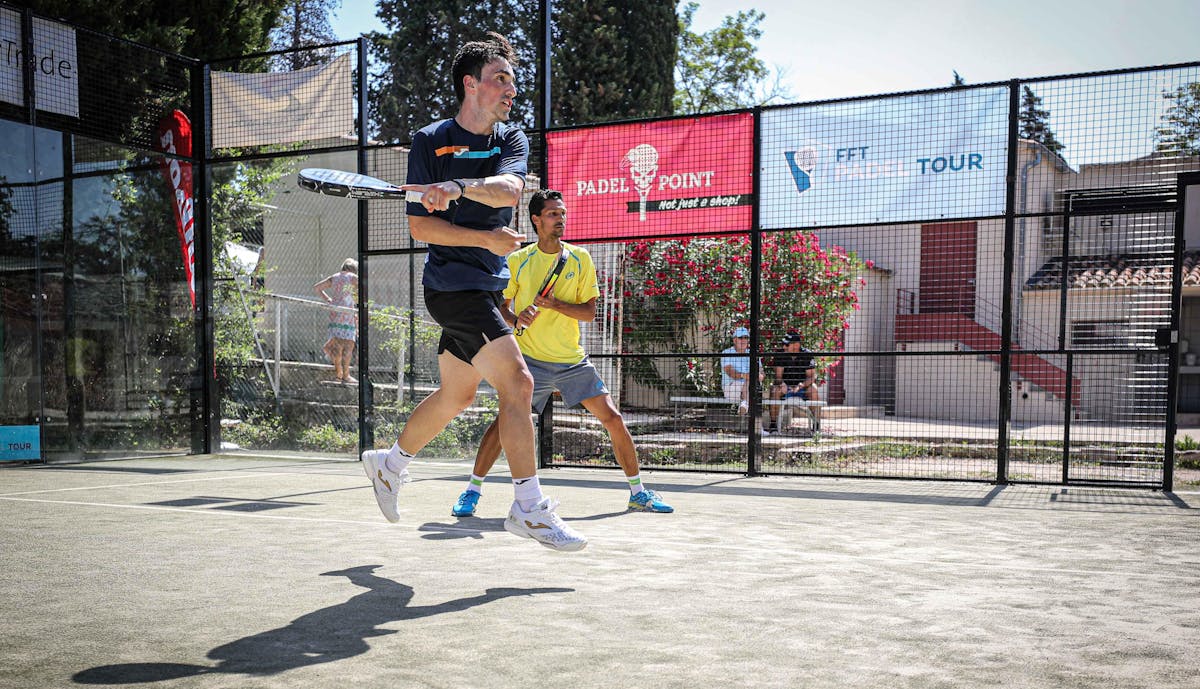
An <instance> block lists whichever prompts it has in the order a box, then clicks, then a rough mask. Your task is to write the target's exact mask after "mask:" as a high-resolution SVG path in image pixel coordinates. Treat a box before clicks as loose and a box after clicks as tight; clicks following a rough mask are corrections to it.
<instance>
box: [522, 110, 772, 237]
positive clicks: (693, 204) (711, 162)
mask: <svg viewBox="0 0 1200 689" xmlns="http://www.w3.org/2000/svg"><path fill="white" fill-rule="evenodd" d="M546 143H547V152H548V159H549V161H550V163H549V166H550V169H549V175H548V177H549V179H548V180H547V182H548V184H547V186H549V187H550V188H552V189H557V190H559V191H561V192H562V194H563V197H564V199H566V201H567V206H568V208H570V212H571V222H570V223H569V225H568V229H567V234H568V235H569V237H567V238H568V239H572V240H580V239H629V238H632V237H650V236H662V235H674V234H681V235H696V234H704V233H706V232H727V231H740V230H749V229H750V223H751V204H752V203H753V198H752V190H753V178H752V172H753V165H754V163H753V160H754V117H753V115H751V114H750V113H743V114H737V115H715V116H711V117H698V118H687V119H679V120H664V121H660V122H648V123H644V124H626V125H613V126H610V127H595V128H589V129H580V130H571V131H565V132H551V133H549V134H548V135H547V137H546Z"/></svg>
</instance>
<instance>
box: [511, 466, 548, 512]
mask: <svg viewBox="0 0 1200 689" xmlns="http://www.w3.org/2000/svg"><path fill="white" fill-rule="evenodd" d="M513 494H514V496H515V497H516V499H517V505H519V506H520V507H521V509H522V510H524V511H525V512H528V511H530V510H532V509H533V508H534V506H536V505H537V504H538V503H539V502H541V501H542V484H541V482H540V481H538V477H537V474H534V475H533V476H530V477H529V478H514V479H513Z"/></svg>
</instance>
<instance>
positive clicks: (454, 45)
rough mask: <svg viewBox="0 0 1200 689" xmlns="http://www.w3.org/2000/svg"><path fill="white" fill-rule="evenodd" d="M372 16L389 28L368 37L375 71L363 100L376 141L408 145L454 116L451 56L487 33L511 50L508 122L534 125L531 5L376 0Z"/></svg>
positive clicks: (517, 0)
mask: <svg viewBox="0 0 1200 689" xmlns="http://www.w3.org/2000/svg"><path fill="white" fill-rule="evenodd" d="M377 16H378V17H379V19H380V21H381V22H383V25H384V27H385V28H386V29H387V31H384V32H372V33H370V34H368V36H367V38H368V39H369V41H370V52H371V55H372V57H373V58H374V59H375V63H376V64H377V65H378V68H377V69H376V70H375V71H373V73H372V75H371V76H372V77H373V78H372V79H371V85H370V90H369V91H368V94H367V98H368V103H369V105H368V109H369V111H370V112H369V115H370V117H371V121H372V123H373V126H374V128H375V130H376V131H375V135H376V137H377V138H379V139H380V140H383V141H387V142H393V143H398V142H408V141H411V140H412V135H413V132H415V131H416V130H418V129H420V128H421V127H424V126H425V125H427V124H429V123H430V122H433V121H435V120H439V119H442V118H446V117H450V116H452V115H453V114H454V113H455V112H456V111H457V110H458V101H457V100H456V99H455V96H454V85H453V84H452V83H451V76H450V67H451V65H452V64H453V62H454V53H455V51H457V50H458V47H459V46H460V45H462V44H463V43H466V42H467V41H475V40H482V39H483V38H484V37H485V36H484V34H485V32H486V31H496V32H498V33H500V34H502V35H504V36H505V37H506V38H507V39H508V41H509V42H510V43H512V45H513V48H514V49H516V51H517V61H518V64H517V65H516V70H517V97H516V99H515V101H514V103H513V112H512V118H513V120H514V121H516V122H518V123H519V124H521V125H523V126H526V127H528V126H530V125H531V124H532V122H533V115H532V113H533V108H532V104H533V99H532V94H533V93H534V90H535V89H534V82H535V81H536V79H535V77H534V75H535V74H536V65H537V41H536V29H535V26H536V25H537V17H538V12H537V0H475V1H471V0H379V9H378V12H377ZM531 36H533V37H534V39H533V40H531V38H530V37H531Z"/></svg>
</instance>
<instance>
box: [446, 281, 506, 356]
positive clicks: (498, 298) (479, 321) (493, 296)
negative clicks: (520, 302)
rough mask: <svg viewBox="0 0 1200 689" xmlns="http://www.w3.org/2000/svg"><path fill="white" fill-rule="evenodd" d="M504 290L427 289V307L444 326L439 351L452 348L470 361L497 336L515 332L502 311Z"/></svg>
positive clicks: (452, 350)
mask: <svg viewBox="0 0 1200 689" xmlns="http://www.w3.org/2000/svg"><path fill="white" fill-rule="evenodd" d="M502 304H504V293H503V292H485V291H483V290H464V291H462V292H439V291H437V290H433V289H428V288H427V289H426V290H425V308H427V309H429V315H430V316H433V320H435V321H437V324H438V325H440V326H442V339H441V340H439V341H438V354H441V353H442V352H450V353H451V354H453V355H454V356H456V357H458V358H459V359H462V360H463V361H465V362H467V363H468V364H469V363H471V360H472V359H474V358H475V355H476V354H478V353H479V350H481V349H483V346H484V345H485V344H487V343H489V342H491V341H493V340H498V339H500V338H501V337H504V336H506V335H511V334H512V331H513V330H512V326H510V325H509V324H508V322H507V321H505V320H504V317H503V316H501V315H500V306H501V305H502Z"/></svg>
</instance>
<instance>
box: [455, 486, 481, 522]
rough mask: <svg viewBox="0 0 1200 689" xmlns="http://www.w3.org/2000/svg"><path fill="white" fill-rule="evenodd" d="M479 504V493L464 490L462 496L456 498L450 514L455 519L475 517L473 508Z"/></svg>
mask: <svg viewBox="0 0 1200 689" xmlns="http://www.w3.org/2000/svg"><path fill="white" fill-rule="evenodd" d="M478 504H479V493H476V492H475V491H473V490H464V491H463V492H462V495H460V496H458V502H456V503H454V509H452V510H450V514H452V515H454V516H456V517H472V516H474V515H475V506H476V505H478Z"/></svg>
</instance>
